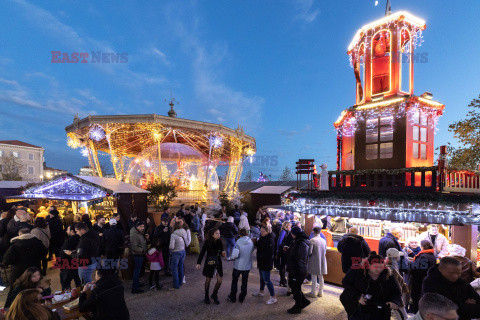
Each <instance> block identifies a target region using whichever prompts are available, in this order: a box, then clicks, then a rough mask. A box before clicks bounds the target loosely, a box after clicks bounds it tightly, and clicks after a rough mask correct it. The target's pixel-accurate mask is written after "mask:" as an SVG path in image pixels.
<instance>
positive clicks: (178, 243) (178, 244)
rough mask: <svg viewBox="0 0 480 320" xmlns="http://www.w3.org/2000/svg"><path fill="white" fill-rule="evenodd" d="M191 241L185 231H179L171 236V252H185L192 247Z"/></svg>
mask: <svg viewBox="0 0 480 320" xmlns="http://www.w3.org/2000/svg"><path fill="white" fill-rule="evenodd" d="M190 241H191V240H189V238H188V233H187V231H186V230H185V229H183V228H182V229H177V230H175V231H173V233H172V235H171V236H170V247H169V248H170V251H172V252H178V251H183V250H185V249H186V248H187V247H188V246H189V245H190Z"/></svg>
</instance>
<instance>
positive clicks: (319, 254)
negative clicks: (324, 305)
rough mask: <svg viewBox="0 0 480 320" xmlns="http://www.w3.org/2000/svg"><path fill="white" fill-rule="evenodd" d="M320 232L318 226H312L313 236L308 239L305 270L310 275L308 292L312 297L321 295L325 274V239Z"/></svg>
mask: <svg viewBox="0 0 480 320" xmlns="http://www.w3.org/2000/svg"><path fill="white" fill-rule="evenodd" d="M321 232H322V230H321V229H320V228H319V227H315V228H313V233H314V234H315V236H314V237H313V238H311V239H310V244H309V248H308V264H307V272H308V273H309V274H310V275H311V277H312V291H311V292H310V297H312V298H316V297H317V296H318V297H321V296H323V284H324V280H323V275H324V274H327V241H325V240H324V239H323V238H322V237H320V233H321ZM317 283H318V294H317Z"/></svg>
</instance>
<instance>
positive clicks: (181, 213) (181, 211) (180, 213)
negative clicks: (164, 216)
mask: <svg viewBox="0 0 480 320" xmlns="http://www.w3.org/2000/svg"><path fill="white" fill-rule="evenodd" d="M176 216H177V217H180V218H185V203H182V204H181V205H180V209H178V211H177V215H176Z"/></svg>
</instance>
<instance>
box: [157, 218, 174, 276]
mask: <svg viewBox="0 0 480 320" xmlns="http://www.w3.org/2000/svg"><path fill="white" fill-rule="evenodd" d="M168 220H169V218H168V217H162V221H161V223H160V225H158V226H157V227H156V228H155V231H154V233H153V238H154V239H159V240H160V250H161V252H162V258H163V261H164V263H165V267H164V270H165V276H171V273H170V248H169V247H170V236H171V235H172V228H170V226H169V224H168V223H169V221H168Z"/></svg>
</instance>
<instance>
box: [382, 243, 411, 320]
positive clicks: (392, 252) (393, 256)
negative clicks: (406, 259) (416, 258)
mask: <svg viewBox="0 0 480 320" xmlns="http://www.w3.org/2000/svg"><path fill="white" fill-rule="evenodd" d="M404 254H405V253H404V252H403V251H398V250H397V249H395V248H390V249H388V250H387V259H386V260H385V264H386V266H387V267H388V269H390V272H391V273H392V275H393V277H394V278H395V280H397V283H398V285H399V286H400V289H401V290H402V303H401V304H400V305H398V309H397V311H396V312H399V313H401V315H399V316H398V318H397V314H395V318H396V319H406V318H407V311H406V306H407V303H408V299H409V298H410V295H409V293H410V292H409V289H408V286H407V284H406V283H405V280H404V279H403V277H402V274H401V273H400V268H399V267H400V266H399V264H400V258H401V257H403V256H404Z"/></svg>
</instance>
